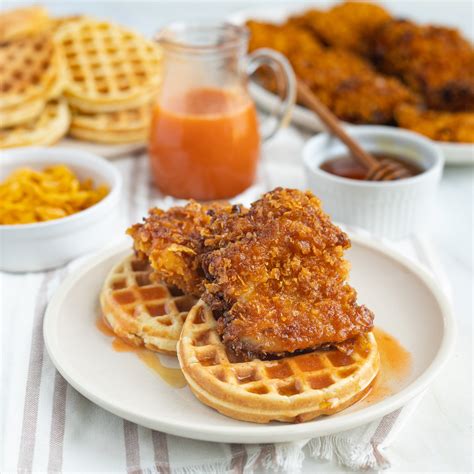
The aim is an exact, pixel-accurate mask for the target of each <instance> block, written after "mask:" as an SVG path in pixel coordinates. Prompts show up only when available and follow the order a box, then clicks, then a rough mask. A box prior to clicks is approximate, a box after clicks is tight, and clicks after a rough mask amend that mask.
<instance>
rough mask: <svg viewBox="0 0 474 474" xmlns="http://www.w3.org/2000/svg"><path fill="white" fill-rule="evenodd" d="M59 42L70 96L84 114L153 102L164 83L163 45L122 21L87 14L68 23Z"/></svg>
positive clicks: (60, 29)
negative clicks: (96, 17) (116, 22)
mask: <svg viewBox="0 0 474 474" xmlns="http://www.w3.org/2000/svg"><path fill="white" fill-rule="evenodd" d="M55 37H56V41H57V43H58V46H59V48H60V50H61V51H62V54H63V56H64V57H65V58H66V62H67V67H68V82H67V85H66V90H65V94H66V96H67V98H68V100H69V102H70V103H71V105H73V106H74V107H75V108H77V109H80V110H83V111H85V112H113V111H117V110H124V109H130V108H134V107H139V106H142V105H145V104H148V103H149V102H150V101H151V99H152V98H153V96H154V95H155V94H156V92H157V89H158V86H159V84H160V63H161V50H160V49H159V47H158V45H156V44H154V43H153V42H151V41H148V40H146V39H145V38H143V37H142V36H140V35H139V34H136V33H133V32H131V31H129V30H127V29H125V28H122V27H120V26H118V25H114V24H111V23H107V22H105V21H96V20H93V19H90V18H82V19H79V20H77V21H73V22H66V23H65V24H64V25H63V26H60V27H59V28H58V30H57V32H56V35H55Z"/></svg>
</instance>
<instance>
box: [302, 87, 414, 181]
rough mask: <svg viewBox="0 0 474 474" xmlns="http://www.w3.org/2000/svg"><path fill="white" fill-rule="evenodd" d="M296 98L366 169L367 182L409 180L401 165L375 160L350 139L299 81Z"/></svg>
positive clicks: (307, 88) (408, 175)
mask: <svg viewBox="0 0 474 474" xmlns="http://www.w3.org/2000/svg"><path fill="white" fill-rule="evenodd" d="M297 92H298V98H299V99H300V100H301V101H302V102H303V103H304V104H305V105H306V106H307V107H308V108H309V109H311V110H312V111H313V112H314V113H315V114H316V115H317V116H318V117H319V118H320V119H321V121H322V122H323V123H324V124H325V125H326V127H327V128H328V129H329V130H330V131H331V132H332V133H333V135H336V136H337V137H338V138H339V140H341V141H342V142H343V143H344V144H345V145H346V146H347V148H349V150H350V152H351V154H352V156H353V157H354V158H355V159H356V160H357V161H358V162H359V163H360V164H361V165H362V166H364V168H366V169H367V175H366V177H365V179H366V180H368V181H393V180H395V179H401V178H409V177H410V176H412V174H411V173H410V171H409V170H408V169H407V168H405V167H404V166H403V165H402V164H401V163H398V162H397V161H393V160H390V159H386V158H385V159H383V160H380V161H379V160H377V159H376V158H374V157H373V156H372V155H371V154H370V153H367V152H366V151H365V150H363V149H362V147H361V146H360V145H359V144H358V143H357V142H356V141H355V140H354V139H353V138H352V137H350V136H349V135H348V134H347V132H346V131H345V130H344V128H343V127H342V126H341V123H340V122H339V119H338V118H337V117H336V116H335V115H334V114H333V113H332V112H331V111H330V110H329V109H328V108H327V107H326V106H325V105H324V104H323V103H322V102H321V101H320V100H319V99H318V98H317V97H316V95H315V94H313V92H312V91H311V89H310V88H309V87H308V86H307V85H306V84H305V83H304V82H303V81H301V79H297Z"/></svg>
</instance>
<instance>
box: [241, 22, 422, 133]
mask: <svg viewBox="0 0 474 474" xmlns="http://www.w3.org/2000/svg"><path fill="white" fill-rule="evenodd" d="M247 26H248V27H249V30H250V33H251V39H250V49H251V50H253V49H256V48H261V47H270V48H274V49H277V50H278V51H280V52H281V53H283V54H285V55H286V56H287V58H288V59H289V61H290V62H291V64H292V66H293V68H294V70H295V73H296V75H297V76H298V77H299V78H300V79H301V80H303V81H304V82H305V83H306V84H307V85H308V86H309V87H310V88H311V90H312V91H313V92H314V93H315V94H316V95H317V96H318V97H319V98H320V100H322V102H323V103H324V104H325V105H326V106H327V107H329V108H330V109H331V110H332V111H333V112H334V113H335V114H336V115H337V116H338V117H339V118H340V119H341V120H345V121H347V122H352V123H373V124H388V123H392V122H393V120H394V119H393V112H394V109H395V107H396V106H397V105H399V104H401V103H403V102H416V101H417V98H416V97H415V95H414V94H413V93H411V92H410V91H409V90H408V89H407V88H406V87H405V86H404V85H403V84H402V83H401V82H399V81H398V80H397V79H394V78H388V77H384V76H382V75H380V74H377V73H376V72H375V70H374V68H373V66H372V64H371V63H370V62H369V61H368V60H367V59H365V58H363V57H361V56H358V55H356V54H354V53H351V52H350V51H346V50H341V49H335V48H325V47H323V46H322V45H321V44H320V43H319V41H318V40H317V39H315V38H314V37H312V36H311V34H309V33H308V32H307V31H304V30H302V29H301V28H298V27H296V26H295V25H291V24H290V25H288V24H285V25H273V24H268V23H259V22H255V21H254V22H249V23H248V24H247ZM259 77H260V78H262V82H263V84H264V86H265V87H266V88H268V89H269V90H272V91H275V90H276V85H275V82H274V77H273V75H272V74H270V73H269V72H268V71H262V72H261V74H260V75H259Z"/></svg>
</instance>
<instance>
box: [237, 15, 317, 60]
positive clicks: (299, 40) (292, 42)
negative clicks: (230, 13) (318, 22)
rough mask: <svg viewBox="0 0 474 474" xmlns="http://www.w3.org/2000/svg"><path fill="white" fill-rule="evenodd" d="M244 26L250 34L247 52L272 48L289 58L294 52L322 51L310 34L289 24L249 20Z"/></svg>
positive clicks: (309, 52)
mask: <svg viewBox="0 0 474 474" xmlns="http://www.w3.org/2000/svg"><path fill="white" fill-rule="evenodd" d="M246 26H247V28H248V30H249V32H250V38H249V51H254V50H255V49H258V48H272V49H274V50H276V51H278V52H280V53H281V54H284V55H285V56H287V57H289V56H290V55H291V54H293V53H295V52H300V53H306V54H311V53H313V54H314V53H318V52H320V51H321V50H322V49H323V47H322V45H321V44H320V43H319V41H318V40H317V39H316V38H315V37H314V36H313V35H312V34H311V33H310V32H308V31H305V30H304V29H302V28H298V27H297V26H294V25H292V24H291V23H285V24H282V25H277V24H274V23H266V22H260V21H255V20H249V21H247V24H246Z"/></svg>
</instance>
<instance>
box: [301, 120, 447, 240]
mask: <svg viewBox="0 0 474 474" xmlns="http://www.w3.org/2000/svg"><path fill="white" fill-rule="evenodd" d="M346 130H347V131H348V132H349V133H350V135H352V136H353V137H354V138H356V139H357V141H358V142H359V143H360V144H361V145H362V147H363V148H364V149H365V150H367V151H369V152H371V153H387V154H389V155H395V156H400V157H405V158H407V159H409V160H411V161H413V162H415V163H417V164H419V165H420V166H421V167H422V168H423V169H424V170H425V171H424V172H423V173H421V174H419V175H418V176H414V177H412V178H407V179H402V180H398V181H390V182H373V181H359V180H354V179H348V178H341V177H339V176H335V175H332V174H330V173H327V172H326V171H323V170H322V169H321V168H320V165H321V163H323V162H324V161H326V160H328V159H331V158H335V157H337V156H343V155H347V154H348V150H347V148H346V147H345V145H343V144H342V143H341V142H340V141H339V139H337V138H335V137H333V136H332V135H330V134H329V133H321V134H319V135H316V136H315V137H313V138H311V139H310V140H309V141H308V142H307V143H306V145H305V147H304V149H303V162H304V166H305V171H306V177H307V182H308V185H309V187H310V189H311V190H312V191H313V192H314V194H316V195H317V196H318V197H319V198H321V200H322V203H323V207H324V210H325V211H326V212H327V213H329V214H330V215H331V217H332V218H333V219H334V220H336V221H338V222H341V223H343V224H349V225H354V226H358V227H362V228H365V229H367V230H369V231H371V232H373V233H374V234H377V235H380V236H382V237H388V238H391V239H401V238H403V237H406V236H407V235H409V234H412V233H415V232H419V231H423V230H425V229H427V227H428V225H429V222H430V216H431V213H432V210H433V207H434V204H435V197H436V189H437V187H438V183H439V180H440V178H441V174H442V170H443V164H444V163H443V157H442V153H441V151H440V150H439V149H438V147H436V145H434V144H433V142H431V141H430V140H428V139H427V138H425V137H423V136H421V135H418V134H417V133H413V132H409V131H407V130H401V129H397V128H393V127H383V126H369V125H367V126H351V127H347V128H346Z"/></svg>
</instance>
